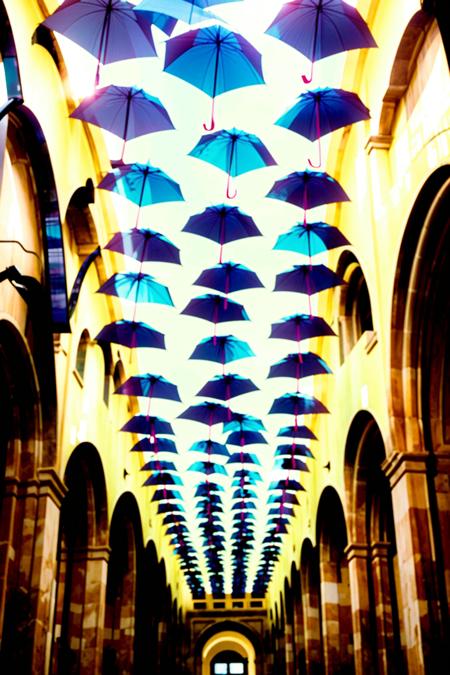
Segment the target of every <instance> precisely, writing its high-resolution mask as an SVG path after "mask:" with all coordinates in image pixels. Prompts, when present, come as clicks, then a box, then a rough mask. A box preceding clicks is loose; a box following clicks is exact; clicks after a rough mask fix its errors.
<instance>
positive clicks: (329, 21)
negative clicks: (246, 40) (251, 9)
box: [266, 0, 377, 83]
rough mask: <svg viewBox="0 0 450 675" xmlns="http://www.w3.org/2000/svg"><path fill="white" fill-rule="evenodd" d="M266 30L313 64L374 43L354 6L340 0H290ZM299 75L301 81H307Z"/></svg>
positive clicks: (309, 80)
mask: <svg viewBox="0 0 450 675" xmlns="http://www.w3.org/2000/svg"><path fill="white" fill-rule="evenodd" d="M266 33H268V34H269V35H273V36H274V37H276V38H278V39H279V40H282V41H283V42H286V43H287V44H288V45H290V46H291V47H294V49H297V50H298V51H299V52H301V53H302V54H304V55H305V56H306V57H307V58H308V59H309V60H310V61H311V62H312V63H313V64H314V62H315V61H319V60H320V59H323V58H325V57H327V56H331V55H332V54H338V53H339V52H343V51H347V50H350V49H361V48H364V47H376V46H377V45H376V42H375V40H374V39H373V37H372V34H371V32H370V30H369V29H368V27H367V24H366V23H365V21H364V19H363V18H362V17H361V15H360V13H359V12H358V10H357V9H355V8H354V7H352V6H351V5H349V4H347V3H346V2H342V0H293V1H292V2H288V3H286V4H285V5H284V6H283V7H282V8H281V9H280V11H279V12H278V14H277V16H276V17H275V19H274V20H273V22H272V24H271V25H270V26H269V28H268V29H267V30H266ZM312 77H313V69H312V68H311V74H310V76H308V77H307V76H305V75H302V79H303V82H305V83H309V82H311V80H312Z"/></svg>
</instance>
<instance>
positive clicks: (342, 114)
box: [275, 87, 370, 169]
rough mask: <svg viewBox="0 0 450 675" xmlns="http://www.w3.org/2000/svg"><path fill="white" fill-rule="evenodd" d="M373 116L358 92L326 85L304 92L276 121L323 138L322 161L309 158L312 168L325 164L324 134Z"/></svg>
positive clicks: (303, 133)
mask: <svg viewBox="0 0 450 675" xmlns="http://www.w3.org/2000/svg"><path fill="white" fill-rule="evenodd" d="M368 119H370V112H369V109H368V108H366V106H365V105H364V103H363V102H362V101H361V99H360V98H359V96H358V95H357V94H353V93H352V92H351V91H345V90H344V89H332V88H331V87H324V88H321V89H311V90H309V91H306V92H304V93H303V94H300V96H299V97H298V100H297V102H296V103H295V105H294V106H292V108H290V109H289V110H288V111H287V112H286V113H284V115H282V116H281V117H280V118H279V119H278V120H277V121H276V122H275V124H278V126H280V127H285V128H286V129H291V131H295V133H297V134H300V135H301V136H304V137H305V138H308V139H309V140H310V141H315V140H316V139H318V141H319V163H318V165H317V166H316V165H315V164H313V163H312V162H311V160H310V159H308V163H309V165H310V166H311V167H314V168H316V169H317V168H318V167H319V166H320V165H321V163H322V153H321V146H320V138H321V136H325V135H326V134H328V133H330V132H331V131H334V130H335V129H340V128H341V127H345V126H347V125H348V124H354V123H355V122H360V121H361V120H368Z"/></svg>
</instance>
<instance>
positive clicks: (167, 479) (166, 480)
mask: <svg viewBox="0 0 450 675" xmlns="http://www.w3.org/2000/svg"><path fill="white" fill-rule="evenodd" d="M143 485H145V486H148V485H183V481H182V480H181V478H180V477H179V476H176V475H174V474H173V473H167V471H155V472H154V473H152V475H151V476H150V478H147V480H146V481H145V483H143Z"/></svg>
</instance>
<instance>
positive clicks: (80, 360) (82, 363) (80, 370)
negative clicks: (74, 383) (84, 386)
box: [75, 330, 89, 381]
mask: <svg viewBox="0 0 450 675" xmlns="http://www.w3.org/2000/svg"><path fill="white" fill-rule="evenodd" d="M88 344H89V333H88V332H87V330H84V331H83V332H82V333H81V337H80V341H79V343H78V349H77V358H76V361H75V372H76V373H77V374H78V375H79V377H80V379H81V381H83V380H84V373H85V369H86V353H87V347H88Z"/></svg>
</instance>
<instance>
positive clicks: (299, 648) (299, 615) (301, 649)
mask: <svg viewBox="0 0 450 675" xmlns="http://www.w3.org/2000/svg"><path fill="white" fill-rule="evenodd" d="M293 630H294V640H293V643H294V649H295V654H294V664H295V671H294V672H295V673H296V674H297V673H303V672H305V627H304V625H303V612H302V600H301V598H298V599H297V598H295V599H294V626H293Z"/></svg>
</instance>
